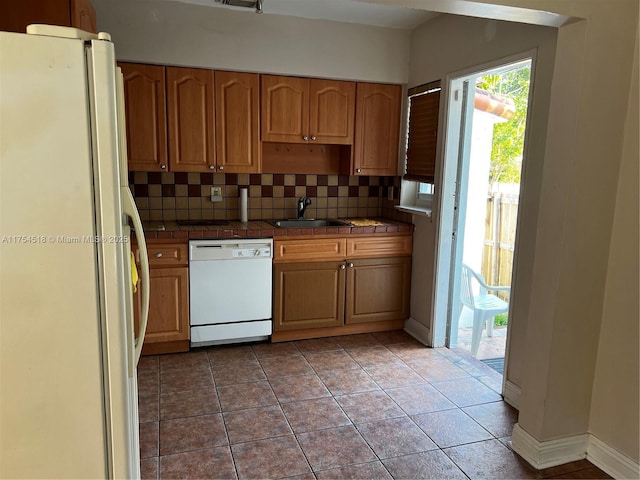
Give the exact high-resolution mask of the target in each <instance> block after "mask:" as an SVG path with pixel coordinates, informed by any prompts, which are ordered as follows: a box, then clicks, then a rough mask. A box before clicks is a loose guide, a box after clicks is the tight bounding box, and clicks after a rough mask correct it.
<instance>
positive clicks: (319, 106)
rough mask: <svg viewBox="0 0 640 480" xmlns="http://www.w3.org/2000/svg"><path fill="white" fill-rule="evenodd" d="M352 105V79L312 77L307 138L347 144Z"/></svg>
mask: <svg viewBox="0 0 640 480" xmlns="http://www.w3.org/2000/svg"><path fill="white" fill-rule="evenodd" d="M355 104H356V84H355V83H354V82H341V81H336V80H317V79H312V80H311V81H310V88H309V140H310V141H311V142H315V143H329V144H341V145H351V144H352V143H353V122H354V118H355Z"/></svg>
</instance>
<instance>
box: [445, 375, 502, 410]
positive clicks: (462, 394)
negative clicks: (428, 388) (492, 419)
mask: <svg viewBox="0 0 640 480" xmlns="http://www.w3.org/2000/svg"><path fill="white" fill-rule="evenodd" d="M433 386H434V387H435V388H437V389H438V391H440V392H441V393H442V394H443V395H444V396H445V397H447V398H448V399H449V400H451V401H452V402H453V403H455V404H456V405H457V406H459V407H468V406H471V405H478V404H481V403H489V402H498V401H501V400H502V397H501V396H500V395H498V394H497V393H496V392H494V391H493V390H491V389H490V388H489V387H487V386H486V385H484V384H483V383H481V382H479V381H478V380H476V379H475V378H460V379H458V380H449V381H446V382H437V383H433Z"/></svg>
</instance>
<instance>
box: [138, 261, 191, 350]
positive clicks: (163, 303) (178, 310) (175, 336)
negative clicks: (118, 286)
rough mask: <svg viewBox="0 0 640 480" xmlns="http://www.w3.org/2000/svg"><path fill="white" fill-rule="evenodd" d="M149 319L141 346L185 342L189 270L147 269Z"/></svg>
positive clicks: (186, 338)
mask: <svg viewBox="0 0 640 480" xmlns="http://www.w3.org/2000/svg"><path fill="white" fill-rule="evenodd" d="M149 292H150V295H149V320H148V321H147V332H146V334H145V336H144V341H145V343H158V342H172V341H176V340H188V339H189V269H188V268H185V267H180V268H152V269H150V270H149Z"/></svg>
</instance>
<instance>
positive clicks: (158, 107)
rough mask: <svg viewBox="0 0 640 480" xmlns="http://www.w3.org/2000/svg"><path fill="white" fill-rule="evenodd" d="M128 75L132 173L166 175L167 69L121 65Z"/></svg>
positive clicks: (152, 66) (128, 119) (125, 96)
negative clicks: (165, 72) (165, 71)
mask: <svg viewBox="0 0 640 480" xmlns="http://www.w3.org/2000/svg"><path fill="white" fill-rule="evenodd" d="M118 65H119V66H120V68H121V69H122V74H123V76H124V98H125V102H124V103H125V113H126V122H127V124H126V132H127V157H128V159H129V170H133V171H142V172H166V171H167V170H168V168H167V167H168V163H167V130H166V128H167V127H166V110H165V78H164V67H160V66H155V65H140V64H136V63H118Z"/></svg>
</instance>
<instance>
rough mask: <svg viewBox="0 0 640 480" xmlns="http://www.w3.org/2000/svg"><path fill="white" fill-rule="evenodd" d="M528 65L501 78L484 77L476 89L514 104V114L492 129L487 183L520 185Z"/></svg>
mask: <svg viewBox="0 0 640 480" xmlns="http://www.w3.org/2000/svg"><path fill="white" fill-rule="evenodd" d="M530 77H531V64H527V65H526V66H523V67H518V68H517V69H514V70H511V71H509V72H506V73H501V74H491V75H484V76H483V77H480V78H479V79H478V80H477V82H476V87H478V88H481V89H483V90H486V91H487V92H490V93H493V94H495V95H500V96H502V97H507V98H510V99H511V100H513V102H514V104H515V107H516V112H515V115H514V116H513V118H512V119H511V120H509V121H507V122H502V123H497V124H495V126H494V127H493V146H492V149H491V150H492V151H491V167H490V170H489V175H490V182H492V183H493V182H499V183H520V169H521V166H522V152H523V149H524V131H525V126H526V120H527V102H528V100H529V80H530Z"/></svg>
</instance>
